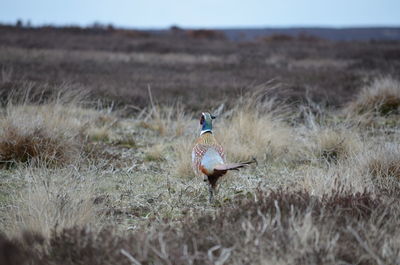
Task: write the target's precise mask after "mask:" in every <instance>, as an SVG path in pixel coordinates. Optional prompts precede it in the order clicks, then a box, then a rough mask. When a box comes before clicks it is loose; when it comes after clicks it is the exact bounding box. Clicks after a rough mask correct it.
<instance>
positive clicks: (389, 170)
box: [363, 144, 400, 180]
mask: <svg viewBox="0 0 400 265" xmlns="http://www.w3.org/2000/svg"><path fill="white" fill-rule="evenodd" d="M363 162H364V168H365V169H366V171H367V173H369V174H371V175H372V177H374V178H378V179H380V178H395V179H397V180H400V146H399V145H398V144H386V145H384V146H379V147H378V148H375V149H374V150H371V151H369V152H368V153H367V154H366V155H365V156H364V159H363Z"/></svg>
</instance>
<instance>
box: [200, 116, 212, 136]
mask: <svg viewBox="0 0 400 265" xmlns="http://www.w3.org/2000/svg"><path fill="white" fill-rule="evenodd" d="M215 118H216V117H215V116H213V115H211V114H210V113H208V112H203V113H202V114H201V118H200V125H201V133H200V135H202V134H203V133H206V132H210V133H212V120H213V119H215Z"/></svg>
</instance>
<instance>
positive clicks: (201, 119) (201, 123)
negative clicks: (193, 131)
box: [200, 115, 204, 125]
mask: <svg viewBox="0 0 400 265" xmlns="http://www.w3.org/2000/svg"><path fill="white" fill-rule="evenodd" d="M203 123H204V116H203V115H201V118H200V125H203Z"/></svg>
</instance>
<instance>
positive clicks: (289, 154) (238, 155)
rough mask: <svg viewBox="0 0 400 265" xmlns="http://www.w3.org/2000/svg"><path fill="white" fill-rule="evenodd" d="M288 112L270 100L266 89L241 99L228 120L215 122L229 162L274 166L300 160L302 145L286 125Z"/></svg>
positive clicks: (283, 106)
mask: <svg viewBox="0 0 400 265" xmlns="http://www.w3.org/2000/svg"><path fill="white" fill-rule="evenodd" d="M261 88H263V89H265V87H261ZM270 89H271V90H273V89H276V88H274V87H272V88H271V87H270ZM287 111H288V109H287V106H285V105H284V104H279V103H277V102H276V100H275V99H274V98H268V97H267V96H266V95H265V90H262V89H259V91H258V92H257V93H253V94H246V95H244V96H243V97H242V98H241V99H239V101H238V104H237V105H236V107H235V108H234V109H233V110H231V111H228V112H227V114H226V115H225V117H226V119H224V120H222V122H221V121H219V120H218V118H217V120H216V121H215V127H216V130H215V134H216V137H217V138H218V139H220V141H221V144H222V145H223V146H224V149H225V151H226V154H227V158H228V160H229V161H232V162H238V161H246V160H251V159H252V158H253V157H254V158H256V159H257V160H259V161H264V162H271V161H277V160H279V161H288V160H293V159H296V158H297V154H298V151H299V143H298V142H297V141H296V136H295V133H294V131H293V130H292V128H290V126H289V125H288V124H287V123H286V120H287V118H288V112H287ZM223 116H224V115H223Z"/></svg>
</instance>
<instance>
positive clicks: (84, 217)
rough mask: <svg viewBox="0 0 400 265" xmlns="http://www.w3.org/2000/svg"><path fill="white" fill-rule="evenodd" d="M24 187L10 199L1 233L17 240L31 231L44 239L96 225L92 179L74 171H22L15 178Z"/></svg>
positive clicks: (96, 210) (40, 169) (96, 215)
mask: <svg viewBox="0 0 400 265" xmlns="http://www.w3.org/2000/svg"><path fill="white" fill-rule="evenodd" d="M17 177H18V178H22V179H25V180H26V182H27V184H26V187H24V188H23V189H22V190H20V191H17V193H16V194H15V195H13V200H14V205H13V207H12V209H11V211H10V215H9V216H8V218H7V219H6V221H5V224H3V225H4V226H3V229H4V230H3V231H6V232H7V234H9V235H14V236H19V235H20V233H21V231H24V230H27V231H33V232H35V233H38V234H40V235H43V236H44V237H45V238H48V237H49V236H50V234H51V233H52V232H54V231H61V230H63V229H65V228H71V227H76V226H80V227H84V226H88V225H90V226H92V227H94V225H95V224H99V223H100V222H101V215H100V214H99V212H98V206H96V205H95V204H94V202H95V188H96V186H95V182H94V180H93V176H89V175H88V173H87V172H86V173H85V175H84V176H83V175H82V173H80V172H78V171H77V170H76V169H73V168H70V169H63V170H60V169H58V170H49V169H43V168H38V169H34V168H32V169H26V170H21V171H20V173H19V174H18V176H17Z"/></svg>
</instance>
